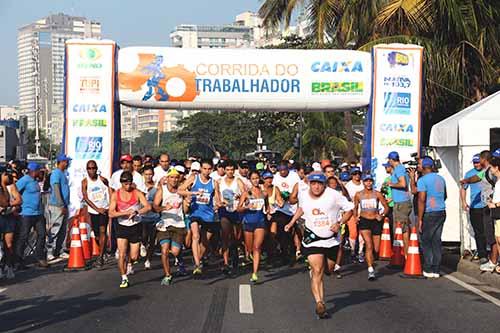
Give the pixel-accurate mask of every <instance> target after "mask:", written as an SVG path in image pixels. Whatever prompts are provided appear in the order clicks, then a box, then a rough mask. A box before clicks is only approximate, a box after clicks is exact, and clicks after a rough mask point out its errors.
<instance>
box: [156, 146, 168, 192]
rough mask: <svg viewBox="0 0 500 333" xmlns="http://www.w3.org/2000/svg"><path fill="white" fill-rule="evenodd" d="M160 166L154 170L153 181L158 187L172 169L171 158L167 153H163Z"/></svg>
mask: <svg viewBox="0 0 500 333" xmlns="http://www.w3.org/2000/svg"><path fill="white" fill-rule="evenodd" d="M158 160H159V164H158V166H157V167H156V168H154V170H153V171H154V176H153V181H154V182H155V184H157V185H158V182H159V181H160V180H161V179H162V178H163V177H165V176H166V174H167V172H168V170H169V169H170V156H169V155H168V154H167V153H163V154H161V155H160V157H159V159H158Z"/></svg>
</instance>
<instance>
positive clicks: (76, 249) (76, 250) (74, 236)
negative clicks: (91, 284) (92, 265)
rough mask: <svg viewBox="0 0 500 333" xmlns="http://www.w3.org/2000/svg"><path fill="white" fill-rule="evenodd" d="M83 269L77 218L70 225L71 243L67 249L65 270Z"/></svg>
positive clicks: (83, 261)
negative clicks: (67, 257)
mask: <svg viewBox="0 0 500 333" xmlns="http://www.w3.org/2000/svg"><path fill="white" fill-rule="evenodd" d="M82 269H85V259H84V258H83V249H82V241H81V239H80V229H79V227H78V219H77V218H75V219H74V220H73V226H72V227H71V245H70V249H69V260H68V264H67V266H66V268H65V269H64V270H65V271H72V270H82Z"/></svg>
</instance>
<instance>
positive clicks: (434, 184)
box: [417, 172, 446, 213]
mask: <svg viewBox="0 0 500 333" xmlns="http://www.w3.org/2000/svg"><path fill="white" fill-rule="evenodd" d="M417 191H418V192H425V193H426V194H427V198H426V201H425V212H426V213H430V212H441V211H444V210H446V205H445V203H444V201H445V197H446V182H445V181H444V178H443V177H441V176H440V175H438V174H437V173H435V172H431V173H428V174H426V175H425V176H423V177H420V178H419V180H418V181H417Z"/></svg>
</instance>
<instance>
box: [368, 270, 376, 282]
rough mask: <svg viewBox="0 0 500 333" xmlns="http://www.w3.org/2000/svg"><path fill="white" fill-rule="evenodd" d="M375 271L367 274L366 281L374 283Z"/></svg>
mask: <svg viewBox="0 0 500 333" xmlns="http://www.w3.org/2000/svg"><path fill="white" fill-rule="evenodd" d="M375 279H376V277H375V271H372V272H368V281H375Z"/></svg>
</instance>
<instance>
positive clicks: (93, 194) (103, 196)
mask: <svg viewBox="0 0 500 333" xmlns="http://www.w3.org/2000/svg"><path fill="white" fill-rule="evenodd" d="M87 196H88V198H89V200H90V201H92V202H93V203H94V205H96V206H97V207H98V208H105V209H107V208H109V192H108V187H107V186H106V184H104V182H103V181H102V180H101V177H99V176H97V179H96V180H92V179H91V178H90V177H87ZM88 211H89V213H90V214H94V215H97V214H99V213H98V212H97V211H96V210H95V209H93V208H92V207H90V206H88Z"/></svg>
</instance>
